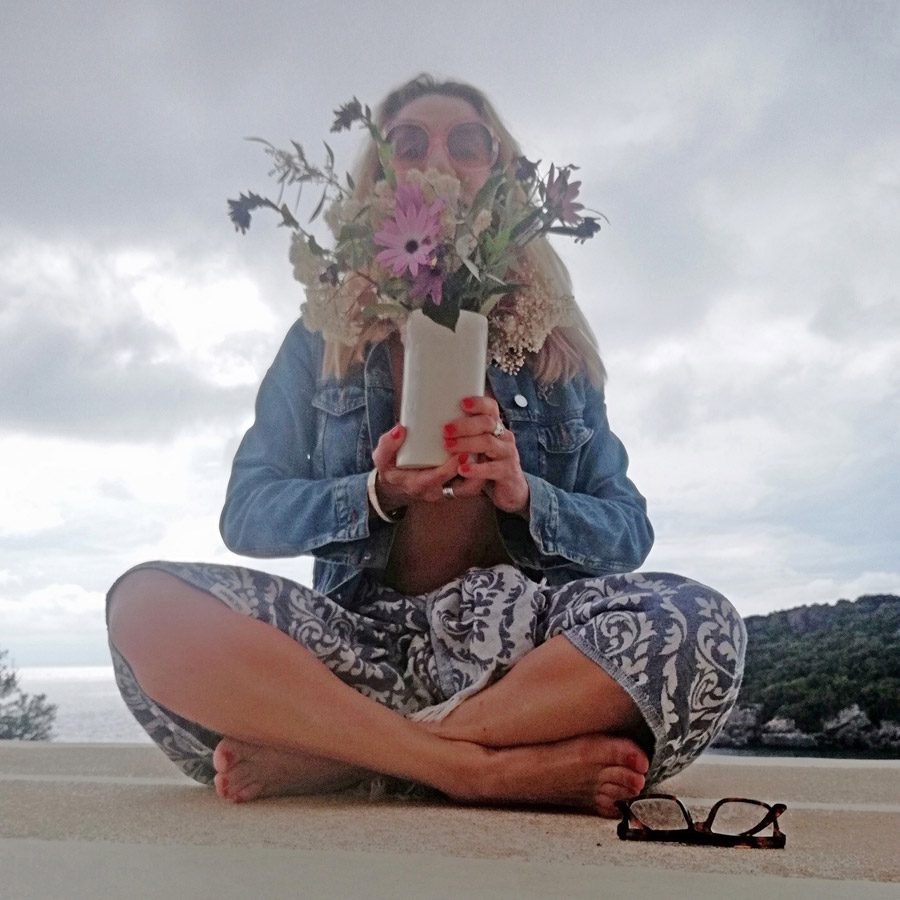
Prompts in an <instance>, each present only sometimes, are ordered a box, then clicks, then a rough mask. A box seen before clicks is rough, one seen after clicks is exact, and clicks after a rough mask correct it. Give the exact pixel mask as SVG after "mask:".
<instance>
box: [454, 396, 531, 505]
mask: <svg viewBox="0 0 900 900" xmlns="http://www.w3.org/2000/svg"><path fill="white" fill-rule="evenodd" d="M460 406H461V407H462V411H463V416H462V418H459V419H455V420H454V421H452V422H449V423H447V424H446V425H445V426H444V447H445V448H446V449H447V451H448V452H450V453H455V454H456V455H457V458H458V460H459V465H458V467H457V474H458V475H459V477H460V478H462V479H464V481H463V484H462V485H461V486H460V488H459V489H458V490H457V491H456V493H457V496H460V497H464V496H470V495H474V494H477V493H479V492H481V493H485V494H487V495H488V496H489V497H490V498H491V500H492V501H493V503H494V506H496V507H497V508H498V509H502V510H503V511H504V512H509V513H517V514H519V515H527V511H528V499H529V490H528V482H527V481H526V480H525V475H524V474H523V472H522V467H521V465H520V464H519V451H518V450H517V449H516V439H515V437H514V435H513V433H512V431H511V430H510V429H509V428H505V427H503V426H502V425H501V426H500V427H503V431H502V432H501V433H500V434H497V431H498V423H499V422H501V419H500V407H499V406H497V401H496V400H494V399H493V398H492V397H466V398H465V399H464V400H463V401H462V403H461V404H460ZM464 456H465V457H466V459H465V461H463V457H464Z"/></svg>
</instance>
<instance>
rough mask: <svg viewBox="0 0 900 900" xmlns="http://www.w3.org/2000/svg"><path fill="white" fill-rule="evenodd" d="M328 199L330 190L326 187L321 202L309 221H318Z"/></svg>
mask: <svg viewBox="0 0 900 900" xmlns="http://www.w3.org/2000/svg"><path fill="white" fill-rule="evenodd" d="M327 198H328V188H327V187H326V188H325V190H324V191H322V196H321V198H320V199H319V202H318V203H317V204H316V208H315V209H314V210H313V213H312V215H311V216H310V217H309V221H310V222H312V221H313V220H315V219H317V218H318V216H319V213H320V212H322V207H323V206H325V200H326V199H327Z"/></svg>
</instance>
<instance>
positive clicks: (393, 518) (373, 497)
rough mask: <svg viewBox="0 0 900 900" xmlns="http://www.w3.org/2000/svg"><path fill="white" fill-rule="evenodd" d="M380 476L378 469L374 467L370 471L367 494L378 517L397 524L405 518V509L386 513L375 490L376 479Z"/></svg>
mask: <svg viewBox="0 0 900 900" xmlns="http://www.w3.org/2000/svg"><path fill="white" fill-rule="evenodd" d="M377 477H378V469H372V471H371V472H369V477H368V479H366V495H367V496H368V498H369V503H370V504H371V506H372V509H374V510H375V512H376V513H377V514H378V518H379V519H382V520H383V521H385V522H390V523H391V524H392V525H396V524H397V522H399V521H400V520H401V519H402V518H403V511H402V510H396V511H395V512H394V513H386V512H385V511H384V510H383V509H382V508H381V504H380V503H379V502H378V494H377V493H376V492H375V479H376V478H377Z"/></svg>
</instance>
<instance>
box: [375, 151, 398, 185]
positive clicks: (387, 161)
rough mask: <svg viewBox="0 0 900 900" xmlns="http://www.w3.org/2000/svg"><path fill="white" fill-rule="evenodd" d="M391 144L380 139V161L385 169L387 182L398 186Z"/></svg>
mask: <svg viewBox="0 0 900 900" xmlns="http://www.w3.org/2000/svg"><path fill="white" fill-rule="evenodd" d="M391 155H392V151H391V145H390V144H386V143H384V142H383V141H381V140H379V143H378V161H379V162H380V163H381V168H382V169H383V170H384V177H385V180H386V181H387V183H388V184H389V185H390V186H391V187H392V188H396V187H397V176H396V175H395V174H394V167H393V166H392V165H391Z"/></svg>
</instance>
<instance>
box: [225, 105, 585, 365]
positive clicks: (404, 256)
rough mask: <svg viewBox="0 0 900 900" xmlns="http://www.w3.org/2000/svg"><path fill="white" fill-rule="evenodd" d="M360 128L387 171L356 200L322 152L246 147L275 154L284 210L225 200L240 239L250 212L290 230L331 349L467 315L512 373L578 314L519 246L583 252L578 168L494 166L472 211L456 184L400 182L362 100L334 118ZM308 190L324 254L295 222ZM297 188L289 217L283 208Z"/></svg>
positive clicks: (253, 200)
mask: <svg viewBox="0 0 900 900" xmlns="http://www.w3.org/2000/svg"><path fill="white" fill-rule="evenodd" d="M354 124H359V125H360V126H361V127H362V128H364V129H366V130H367V131H368V132H369V134H370V135H371V138H372V140H373V141H374V142H375V145H376V147H377V152H378V158H379V161H380V163H381V168H382V171H383V173H384V178H383V180H380V181H377V182H376V183H375V185H374V187H373V189H372V190H371V192H370V193H369V194H368V195H366V196H359V192H358V191H357V190H356V185H355V183H354V181H353V178H352V177H351V176H350V175H349V174H347V175H345V176H344V178H343V179H341V178H340V177H339V175H338V173H337V172H336V170H335V156H334V153H333V151H332V150H331V148H330V147H329V146H328V144H327V143H326V144H325V149H326V152H327V160H326V162H325V164H324V165H323V166H316V165H314V164H313V163H311V162H310V161H309V159H308V158H307V156H306V153H305V152H304V149H303V147H302V146H301V145H300V144H298V143H297V142H292V144H293V150H281V149H278V148H276V147H275V146H273V145H272V144H270V143H269V142H268V141H263V140H261V139H258V138H251V140H257V141H259V142H260V143H262V144H263V145H264V146H265V150H266V153H267V154H268V155H269V156H271V158H272V160H273V168H272V171H271V172H270V175H272V176H273V177H275V178H276V179H277V181H278V184H279V186H280V191H279V196H278V199H277V201H273V200H271V199H269V198H267V197H262V196H260V195H259V194H255V193H252V192H247V193H243V194H241V195H240V197H239V198H238V199H237V200H229V201H228V207H229V218H230V219H231V221H232V222H233V223H234V226H235V229H236V230H240V231H241V232H242V233H245V232H246V231H247V229H248V228H249V227H250V221H251V214H252V212H253V211H254V210H256V209H259V208H269V209H272V210H274V211H275V212H276V213H277V214H278V215H279V216H280V217H281V221H280V222H279V224H280V225H282V226H285V227H288V228H290V229H291V230H292V231H293V236H292V239H291V250H290V259H291V262H292V263H293V267H294V277H295V278H296V279H297V281H299V282H300V283H301V284H302V285H303V286H304V287H305V289H306V301H305V302H304V303H303V304H302V306H301V314H302V316H303V320H304V322H305V323H306V325H307V327H308V328H309V329H310V330H312V331H320V332H322V334H323V335H324V336H325V337H326V339H329V340H335V341H339V342H341V343H344V344H348V345H351V346H353V345H355V344H356V343H357V342H358V340H359V339H360V336H361V334H362V332H363V329H364V328H365V327H366V325H367V324H368V323H369V322H370V321H371V320H372V319H373V318H375V317H377V318H379V319H393V320H396V321H397V323H398V324H399V325H401V326H402V324H403V322H404V321H405V318H406V316H408V315H409V313H410V312H411V311H412V310H414V309H421V310H422V312H423V313H424V314H425V315H426V316H428V317H429V318H430V319H432V320H434V321H435V322H437V323H439V324H441V325H445V326H447V327H448V328H451V329H453V328H455V326H456V322H457V319H458V318H459V312H460V310H470V311H472V312H477V313H480V314H481V315H484V316H487V318H488V329H489V330H488V334H489V338H488V351H489V353H490V355H491V356H492V358H493V359H494V361H495V362H496V363H497V364H498V365H499V366H500V367H501V368H503V369H504V370H506V371H508V372H512V373H515V372H516V371H518V369H519V368H520V367H521V366H522V365H523V363H524V360H525V354H526V353H529V352H537V351H538V350H540V348H541V346H542V345H543V343H544V340H545V339H546V337H547V335H548V334H549V333H550V332H551V331H552V330H553V328H555V327H557V326H558V325H566V324H570V321H571V319H570V315H571V308H572V307H571V304H572V298H571V297H559V296H553V294H552V292H551V291H550V290H549V289H548V287H547V285H546V284H544V283H543V278H542V276H541V274H540V272H538V271H536V269H535V267H533V266H531V265H529V263H528V261H527V258H526V256H525V255H524V254H523V253H522V250H523V248H524V247H525V246H526V245H527V244H528V243H529V242H531V241H532V240H534V239H535V238H536V237H538V236H540V235H545V234H548V233H549V234H562V235H567V236H570V237H573V238H574V239H575V240H576V241H577V242H583V241H585V240H587V239H588V238H590V237H592V236H593V235H594V234H595V233H596V232H597V231H599V230H600V222H599V218H598V217H588V216H582V214H581V212H582V210H583V209H584V206H583V205H582V204H581V203H578V202H576V197H577V196H578V191H579V187H580V184H581V182H578V181H572V180H571V176H572V172H573V170H574V169H575V168H576V167H575V166H572V165H567V166H563V167H560V168H557V167H556V166H554V165H551V166H550V169H549V172H548V173H547V175H546V176H545V177H542V176H541V174H540V171H539V168H538V167H539V164H540V163H539V162H538V163H533V162H530V161H529V160H528V159H526V158H525V157H518V158H517V159H516V160H515V167H514V171H509V170H508V169H507V168H504V167H503V166H501V165H499V164H495V165H494V167H493V168H492V170H491V174H490V176H489V177H488V178H487V180H486V182H485V183H484V185H483V186H482V187H481V188H480V190H479V191H478V192H477V194H476V195H475V197H474V199H473V200H472V201H471V203H468V202H466V201H465V200H464V199H463V197H462V186H461V184H460V182H459V180H458V179H456V178H455V177H453V176H452V175H448V174H446V173H442V172H438V171H435V170H433V169H431V170H427V171H424V172H422V171H419V170H417V169H410V170H408V171H407V172H406V173H405V179H404V181H403V183H402V184H398V180H397V175H396V172H395V170H394V167H393V166H392V164H391V160H392V154H393V147H392V144H391V143H390V142H389V141H388V140H387V139H386V138H385V137H384V136H383V135H382V134H381V133H380V131H379V129H378V127H377V126H376V125H375V123H374V122H373V120H372V113H371V110H370V109H369V107H368V106H365V107H364V106H363V105H362V104H361V103H360V101H359V100H357V99H356V98H354V99H353V100H352V101H351V102H350V103H347V104H345V105H344V106H342V107H340V108H339V109H337V110H336V111H335V120H334V124H333V125H332V129H331V130H332V131H333V132H339V131H342V130H345V129H348V130H349V129H350V128H351V127H352V126H353V125H354ZM306 184H317V185H321V186H322V193H321V197H320V199H319V201H318V203H317V204H316V207H315V209H314V210H313V212H312V215H311V218H310V222H312V221H313V220H315V219H316V218H317V217H318V216H319V215H320V214H322V213H323V211H324V219H325V222H326V223H327V225H328V227H329V229H330V230H331V232H332V235H333V238H334V245H333V247H332V248H327V247H323V246H321V245H320V244H319V242H318V241H317V240H316V238H315V236H314V235H313V234H312V233H311V232H310V231H308V230H307V229H306V228H304V227H303V226H301V224H300V223H299V221H298V220H297V218H296V217H295V215H294V212H296V209H297V205H299V200H300V193H301V191H302V189H303V186H304V185H306ZM293 186H296V187H297V198H296V204H295V206H294V211H292V210H291V209H290V208H289V206H288V204H287V203H285V202H283V197H284V192H285V190H286V189H289V188H291V187H293ZM598 215H599V214H598Z"/></svg>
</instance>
